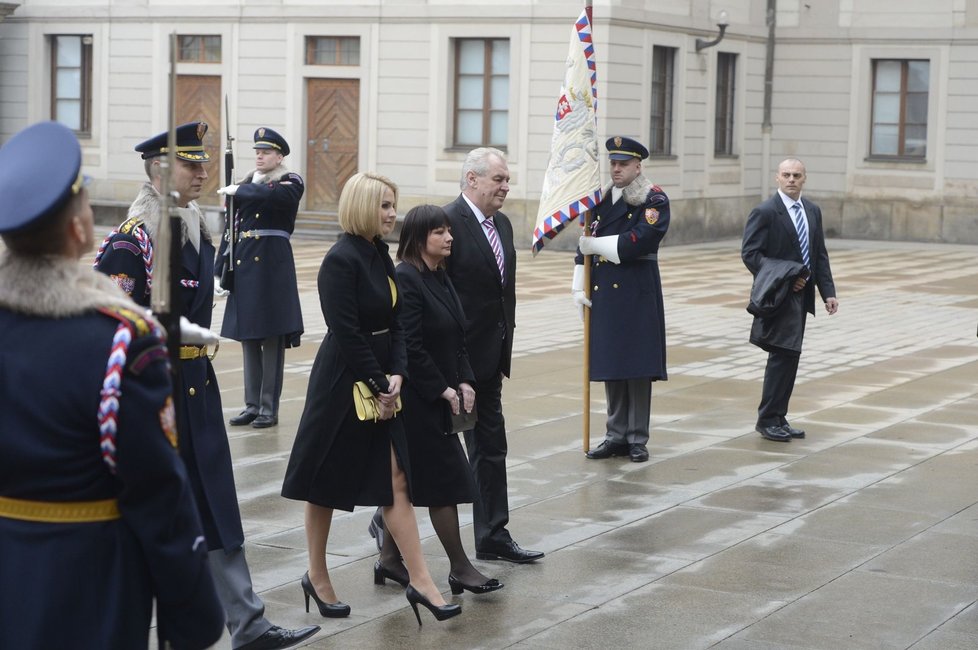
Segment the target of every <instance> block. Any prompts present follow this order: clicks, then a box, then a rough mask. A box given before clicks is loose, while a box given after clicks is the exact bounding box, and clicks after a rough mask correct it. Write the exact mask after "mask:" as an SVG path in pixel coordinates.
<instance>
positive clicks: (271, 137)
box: [255, 126, 289, 156]
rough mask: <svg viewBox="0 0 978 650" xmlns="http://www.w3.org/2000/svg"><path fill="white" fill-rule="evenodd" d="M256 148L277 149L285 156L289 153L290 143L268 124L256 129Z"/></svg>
mask: <svg viewBox="0 0 978 650" xmlns="http://www.w3.org/2000/svg"><path fill="white" fill-rule="evenodd" d="M255 149H277V150H278V151H279V152H280V153H281V154H282V155H283V156H288V155H289V143H288V142H286V141H285V138H283V137H282V136H280V135H279V134H278V133H277V132H276V131H274V130H273V129H270V128H268V127H267V126H260V127H258V128H257V129H255Z"/></svg>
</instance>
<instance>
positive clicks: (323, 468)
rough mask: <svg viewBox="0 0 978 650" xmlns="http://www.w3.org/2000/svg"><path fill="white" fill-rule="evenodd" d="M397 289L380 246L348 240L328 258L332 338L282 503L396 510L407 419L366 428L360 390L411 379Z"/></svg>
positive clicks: (323, 296)
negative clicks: (394, 460)
mask: <svg viewBox="0 0 978 650" xmlns="http://www.w3.org/2000/svg"><path fill="white" fill-rule="evenodd" d="M395 287H396V285H395V282H394V264H393V263H392V262H391V259H390V255H389V254H388V252H387V244H385V243H383V242H382V241H380V240H379V239H377V240H374V241H373V242H369V241H367V240H366V239H364V238H362V237H358V236H355V235H349V234H344V235H341V236H340V238H339V239H338V240H337V242H336V243H335V244H334V245H333V247H332V248H330V249H329V252H327V253H326V257H325V258H324V259H323V263H322V266H321V267H320V269H319V302H320V305H321V306H322V310H323V316H324V317H325V319H326V325H327V326H328V327H329V332H328V333H327V334H326V338H325V339H323V342H322V345H320V347H319V352H318V353H317V354H316V360H315V362H314V363H313V366H312V373H311V374H310V377H309V388H308V390H307V392H306V405H305V408H304V409H303V412H302V419H301V420H300V421H299V429H298V431H297V432H296V436H295V443H294V444H293V446H292V454H291V456H290V457H289V465H288V468H287V469H286V472H285V481H284V484H283V486H282V496H284V497H287V498H289V499H297V500H300V501H308V502H309V503H314V504H316V505H320V506H323V507H327V508H339V509H341V510H353V508H354V506H358V505H364V506H371V505H372V506H379V505H391V504H392V503H393V502H394V501H393V499H394V496H393V492H392V490H391V466H390V447H391V443H392V442H393V443H394V446H395V450H396V451H397V455H398V460H399V461H400V462H401V464H402V466H403V467H404V469H405V471H407V470H409V466H408V465H407V449H406V446H405V445H406V443H405V441H404V430H403V427H402V426H401V420H402V418H401V417H400V416H398V417H396V418H394V419H393V420H387V421H382V422H376V423H375V422H361V421H360V420H358V419H357V416H356V411H355V409H354V407H353V384H354V382H357V381H364V382H366V383H367V385H368V386H370V388H371V390H372V391H373V392H374V394H379V393H382V392H386V391H387V390H388V389H389V388H390V384H389V383H388V381H387V375H403V376H407V354H406V352H405V347H404V335H403V332H402V331H401V327H400V325H399V323H398V321H397V312H398V310H399V309H400V304H401V298H400V296H398V297H397V299H396V301H394V300H392V294H393V293H395V292H396V289H395Z"/></svg>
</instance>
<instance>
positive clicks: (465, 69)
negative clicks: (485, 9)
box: [453, 38, 509, 148]
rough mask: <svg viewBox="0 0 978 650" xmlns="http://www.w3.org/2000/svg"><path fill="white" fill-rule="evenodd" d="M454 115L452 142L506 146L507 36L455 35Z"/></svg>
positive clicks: (456, 143) (461, 145) (507, 129)
mask: <svg viewBox="0 0 978 650" xmlns="http://www.w3.org/2000/svg"><path fill="white" fill-rule="evenodd" d="M454 118H455V119H454V127H455V128H454V136H453V144H454V146H457V147H479V146H493V147H499V148H505V147H506V144H507V140H508V137H507V136H508V134H509V39H507V38H488V39H485V38H459V39H455V115H454Z"/></svg>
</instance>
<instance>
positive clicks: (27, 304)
mask: <svg viewBox="0 0 978 650" xmlns="http://www.w3.org/2000/svg"><path fill="white" fill-rule="evenodd" d="M84 185H85V184H84V182H83V177H82V175H81V147H80V146H79V144H78V140H77V139H76V138H75V135H74V133H72V131H71V130H70V129H68V128H67V127H65V126H63V125H62V124H59V123H57V122H43V123H40V124H35V125H33V126H30V127H28V128H26V129H24V130H23V131H21V132H20V133H18V134H17V135H15V136H14V137H13V138H11V139H10V141H9V142H7V144H6V145H5V146H4V147H3V148H0V205H2V206H3V209H2V210H0V235H2V237H3V241H4V243H5V244H6V250H5V251H3V253H2V254H0V385H2V386H3V389H2V391H0V412H2V413H3V426H2V427H0V556H2V558H3V560H2V561H0V629H2V630H3V637H2V638H3V640H2V642H0V645H3V647H5V648H33V649H41V650H43V649H46V648H63V647H66V646H70V647H72V648H79V649H92V650H97V649H103V648H146V647H148V645H149V629H150V623H151V619H152V617H153V610H154V605H153V601H154V599H155V601H156V604H155V613H156V623H157V627H158V636H159V638H160V640H161V647H162V646H165V647H167V648H205V647H209V646H211V645H212V644H213V643H215V642H216V641H217V640H218V639H219V638H220V636H221V628H222V624H223V622H224V612H223V611H222V609H221V605H220V602H219V600H218V597H217V593H216V591H215V588H214V581H213V580H212V578H211V573H210V569H209V567H208V562H207V555H206V545H205V544H204V540H203V535H202V531H201V524H200V518H199V517H198V514H197V508H196V506H195V505H194V500H193V496H192V492H191V488H190V482H189V480H188V478H187V473H186V469H185V468H184V464H183V462H182V461H181V460H180V457H179V455H178V454H177V451H176V449H175V447H176V446H177V444H178V437H177V430H176V427H175V416H174V412H173V399H172V392H171V390H172V389H171V382H170V374H169V363H168V362H167V357H166V350H165V348H164V346H163V342H162V339H161V336H162V332H161V330H160V326H159V325H158V324H157V323H156V322H155V321H154V320H153V319H152V318H151V317H150V316H147V315H146V313H145V312H144V310H143V309H142V308H140V307H139V306H137V305H136V303H134V302H133V301H132V300H131V299H129V298H128V297H127V296H126V295H125V294H123V293H122V292H121V291H119V289H118V287H117V286H116V285H115V284H114V283H113V282H112V281H111V280H109V279H108V278H106V277H105V276H103V275H101V274H99V273H95V272H94V271H92V270H91V269H90V268H88V266H87V265H85V266H83V265H81V264H79V263H78V260H79V259H80V258H81V257H82V256H83V255H85V254H88V253H89V252H90V251H91V249H92V247H93V244H94V227H93V216H92V209H91V207H90V205H89V202H88V194H87V191H86V189H85V187H84ZM31 341H33V342H34V343H31Z"/></svg>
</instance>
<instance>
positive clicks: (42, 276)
mask: <svg viewBox="0 0 978 650" xmlns="http://www.w3.org/2000/svg"><path fill="white" fill-rule="evenodd" d="M0 307H3V308H5V309H9V310H11V311H14V312H18V313H21V314H27V315H28V316H41V317H44V318H68V317H71V316H78V315H80V314H84V313H88V312H91V311H92V310H94V309H97V308H99V307H125V308H126V309H131V310H133V311H138V312H140V313H142V312H143V311H144V310H143V308H142V307H140V306H138V305H137V304H136V303H134V302H133V301H132V300H131V299H130V298H129V296H127V295H126V294H125V293H123V291H122V289H120V288H119V287H118V285H116V283H115V282H113V281H112V279H111V278H109V276H107V275H104V274H102V273H99V272H98V271H95V270H93V269H92V268H91V267H90V266H86V265H82V264H81V263H79V262H77V261H75V260H73V259H69V258H67V257H61V256H56V255H47V256H44V257H33V256H26V255H18V254H16V253H13V252H12V251H9V250H7V251H4V252H3V253H2V254H0Z"/></svg>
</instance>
